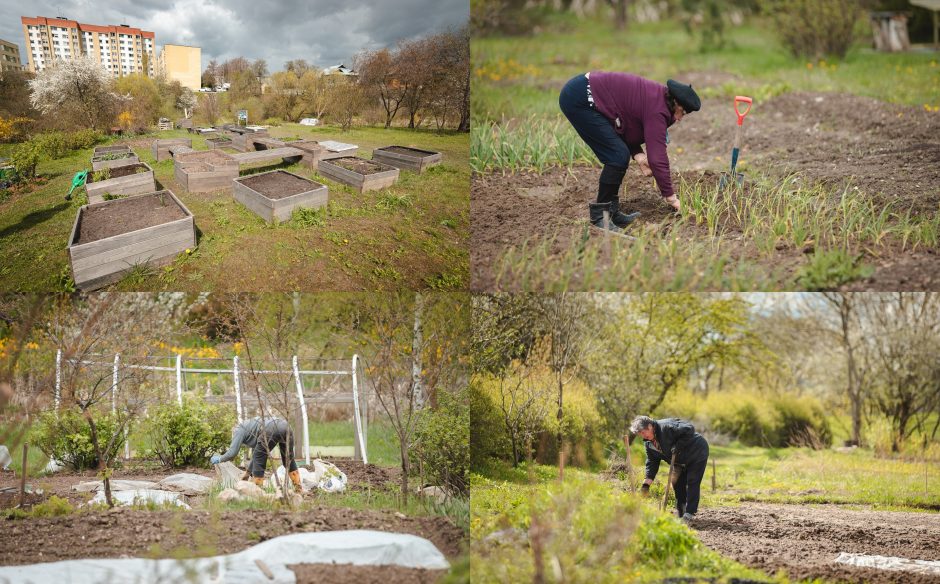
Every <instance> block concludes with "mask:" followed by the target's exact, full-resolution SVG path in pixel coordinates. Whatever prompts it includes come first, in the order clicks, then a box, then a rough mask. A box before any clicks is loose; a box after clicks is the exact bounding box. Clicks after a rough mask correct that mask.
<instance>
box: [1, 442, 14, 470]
mask: <svg viewBox="0 0 940 584" xmlns="http://www.w3.org/2000/svg"><path fill="white" fill-rule="evenodd" d="M11 462H13V457H12V456H10V450H9V449H8V448H7V447H6V446H3V445H0V468H3V470H6V469H7V467H8V466H10V463H11Z"/></svg>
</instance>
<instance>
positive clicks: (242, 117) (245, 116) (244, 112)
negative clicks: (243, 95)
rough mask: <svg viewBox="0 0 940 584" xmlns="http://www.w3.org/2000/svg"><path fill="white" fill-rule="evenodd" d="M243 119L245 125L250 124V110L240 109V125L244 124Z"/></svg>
mask: <svg viewBox="0 0 940 584" xmlns="http://www.w3.org/2000/svg"><path fill="white" fill-rule="evenodd" d="M242 120H245V125H246V126H247V125H248V110H238V125H239V126H240V125H241V124H242Z"/></svg>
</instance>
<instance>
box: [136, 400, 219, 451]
mask: <svg viewBox="0 0 940 584" xmlns="http://www.w3.org/2000/svg"><path fill="white" fill-rule="evenodd" d="M234 425H235V415H234V414H233V413H232V412H231V411H230V409H229V408H225V407H223V406H221V405H209V404H206V403H203V402H202V401H201V400H199V399H196V398H189V397H187V398H186V399H184V400H183V405H182V406H180V405H178V404H175V403H171V404H166V405H164V406H161V407H159V408H158V409H157V410H156V412H154V413H153V414H152V415H151V422H150V436H151V438H152V441H153V444H154V448H153V450H154V453H155V454H156V455H157V456H158V457H159V458H160V460H161V461H162V462H163V463H164V464H166V465H169V466H187V465H192V466H207V465H208V463H209V456H210V455H211V454H212V453H213V452H218V451H220V450H222V449H224V448H226V447H227V446H228V444H229V440H230V438H231V429H232V427H233V426H234Z"/></svg>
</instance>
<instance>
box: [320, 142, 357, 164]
mask: <svg viewBox="0 0 940 584" xmlns="http://www.w3.org/2000/svg"><path fill="white" fill-rule="evenodd" d="M317 144H319V145H320V146H321V147H322V148H323V149H324V152H323V155H322V156H320V160H329V159H331V158H344V157H346V156H355V155H356V153H357V152H358V151H359V146H356V145H355V144H346V143H344V142H337V141H335V140H322V141H320V142H317Z"/></svg>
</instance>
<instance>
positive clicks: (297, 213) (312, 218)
mask: <svg viewBox="0 0 940 584" xmlns="http://www.w3.org/2000/svg"><path fill="white" fill-rule="evenodd" d="M291 222H292V223H293V224H294V226H295V227H323V226H324V225H326V209H324V208H323V207H320V208H318V209H310V208H308V207H300V208H297V209H294V212H293V213H292V214H291Z"/></svg>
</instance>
